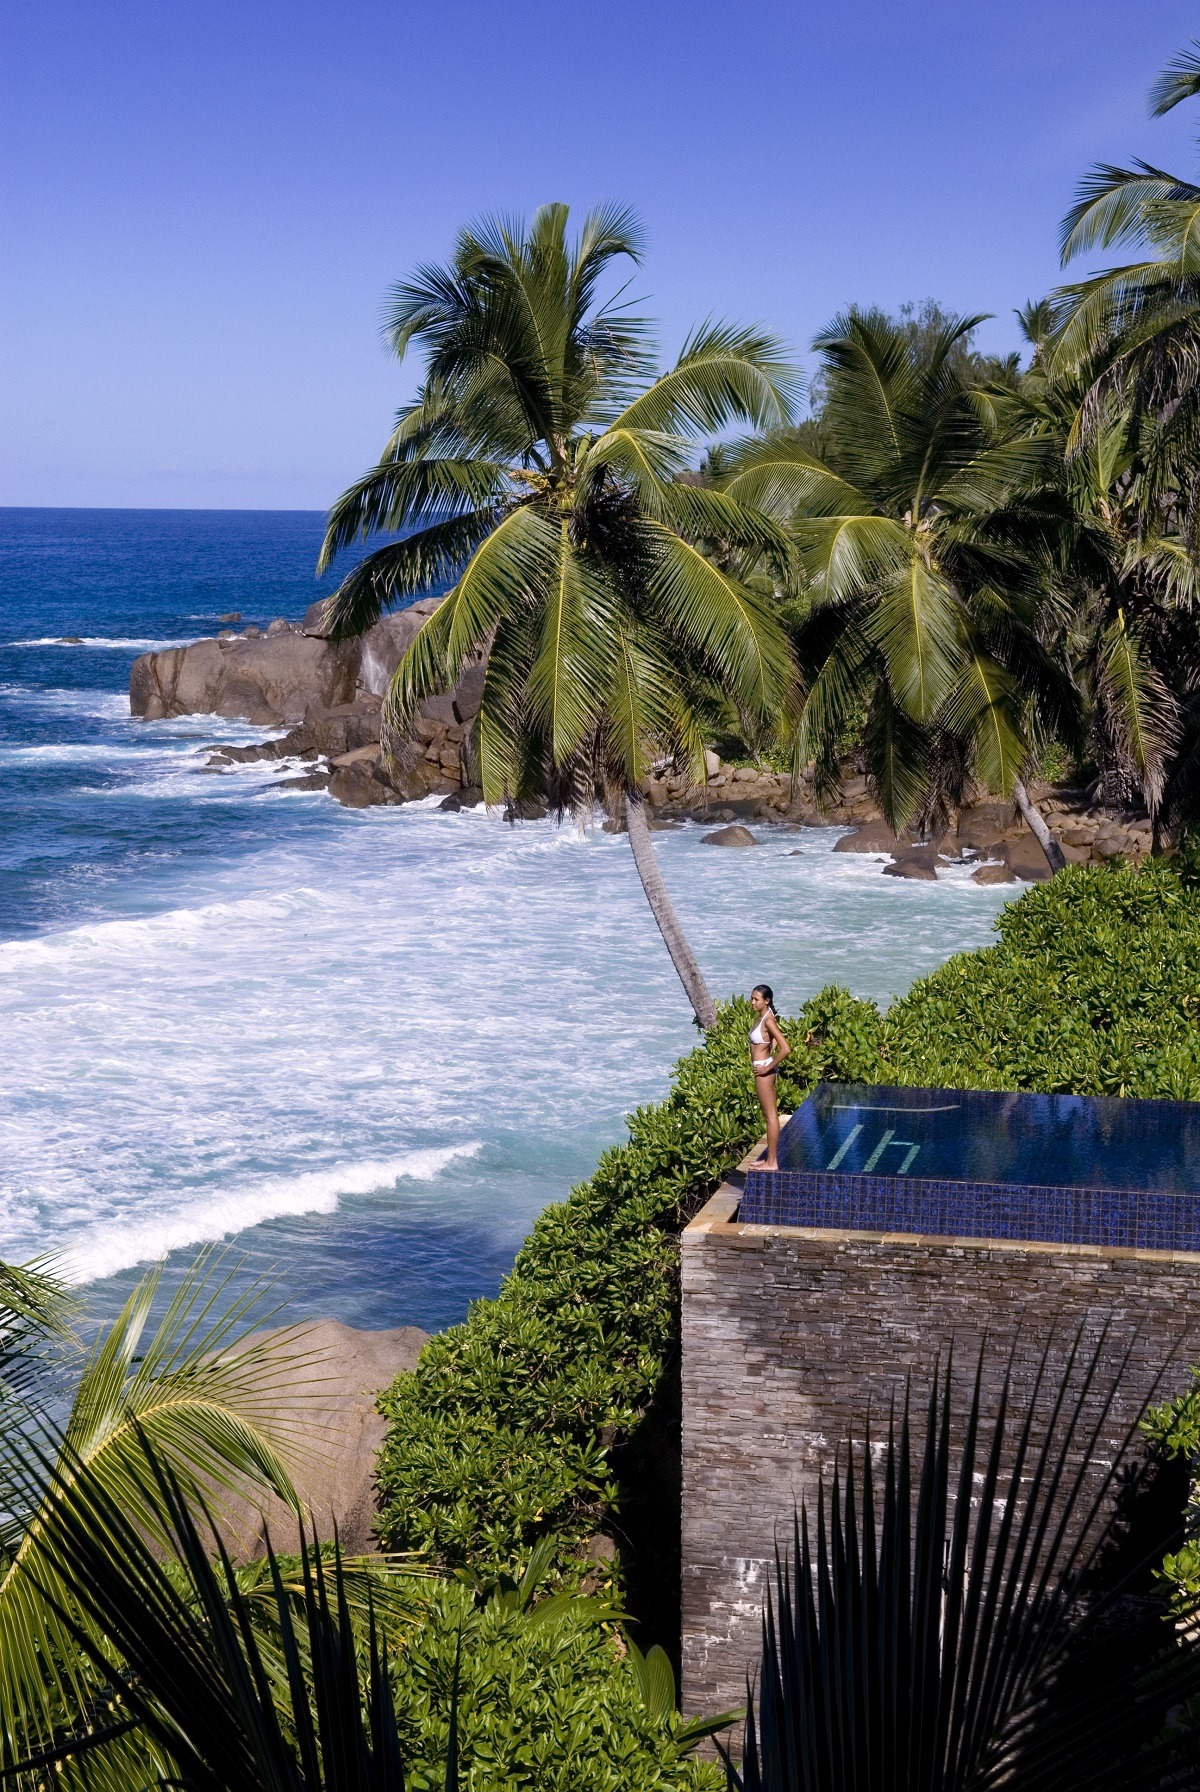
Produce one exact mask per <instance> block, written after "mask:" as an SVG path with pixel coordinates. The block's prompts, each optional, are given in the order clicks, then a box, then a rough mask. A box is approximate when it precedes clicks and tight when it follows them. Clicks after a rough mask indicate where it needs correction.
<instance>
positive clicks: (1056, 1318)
mask: <svg viewBox="0 0 1200 1792" xmlns="http://www.w3.org/2000/svg"><path fill="white" fill-rule="evenodd" d="M737 1202H738V1195H737V1193H736V1191H734V1190H733V1189H732V1188H730V1187H728V1186H726V1187H725V1188H724V1189H722V1190H721V1191H720V1192H719V1193H718V1194H717V1195H715V1196H714V1197H713V1199H712V1200H711V1201H710V1202H709V1203H708V1205H707V1206H706V1207H705V1208H704V1209H703V1211H702V1212H701V1213H700V1214H699V1215H698V1216H697V1218H696V1219H695V1220H694V1221H693V1222H692V1224H691V1225H690V1226H689V1227H688V1228H687V1229H686V1231H685V1232H684V1234H683V1239H682V1283H683V1297H682V1298H683V1537H682V1560H683V1611H682V1630H683V1699H684V1708H685V1710H688V1711H694V1712H699V1711H714V1710H725V1709H729V1708H730V1707H733V1706H737V1705H740V1704H742V1703H744V1699H745V1685H746V1673H747V1670H748V1669H750V1670H753V1668H754V1665H755V1663H756V1662H757V1658H758V1652H759V1624H760V1615H761V1610H762V1603H763V1598H764V1595H765V1590H766V1584H767V1576H768V1573H769V1572H770V1571H771V1570H772V1569H773V1564H774V1559H775V1546H776V1542H777V1540H778V1542H779V1543H780V1545H781V1547H783V1546H786V1544H787V1542H788V1540H789V1538H790V1535H791V1526H792V1514H793V1510H794V1507H795V1506H796V1505H797V1504H798V1503H800V1502H801V1501H806V1500H807V1501H809V1502H813V1503H815V1497H816V1490H817V1480H818V1476H819V1475H820V1474H821V1473H822V1472H824V1473H825V1474H826V1475H827V1476H828V1474H829V1472H830V1470H831V1468H832V1466H833V1462H834V1457H835V1454H836V1453H837V1452H838V1450H839V1447H840V1448H841V1451H842V1454H843V1458H844V1453H845V1443H846V1439H847V1437H848V1436H849V1435H850V1434H851V1433H853V1434H854V1436H855V1437H856V1438H860V1439H861V1437H862V1428H863V1422H864V1418H865V1416H866V1414H867V1412H868V1409H869V1411H870V1412H871V1413H872V1414H873V1415H874V1422H875V1425H876V1426H877V1427H878V1426H879V1422H880V1415H886V1413H887V1411H888V1408H889V1404H890V1402H891V1401H892V1400H893V1398H895V1397H896V1395H897V1394H900V1395H902V1394H903V1388H904V1382H905V1377H906V1375H908V1374H909V1372H910V1371H911V1372H912V1373H913V1379H914V1385H915V1386H918V1387H919V1386H921V1385H926V1386H927V1384H928V1376H929V1372H930V1370H931V1368H932V1366H933V1363H934V1361H935V1359H936V1357H937V1356H938V1354H939V1353H940V1354H941V1355H942V1357H943V1359H944V1357H945V1355H946V1353H947V1352H948V1351H949V1349H950V1347H951V1345H952V1344H953V1347H954V1357H955V1361H956V1363H957V1364H958V1365H959V1366H960V1370H961V1369H962V1368H963V1366H964V1365H970V1366H971V1368H972V1369H973V1366H974V1360H975V1357H976V1355H977V1354H978V1351H979V1349H980V1346H981V1343H982V1342H983V1340H984V1338H985V1335H986V1337H987V1340H988V1342H989V1354H988V1361H989V1363H990V1364H991V1365H993V1368H992V1370H991V1371H990V1377H991V1378H990V1381H989V1382H988V1383H987V1384H986V1386H985V1404H986V1405H987V1406H988V1407H989V1409H990V1410H994V1407H995V1400H996V1396H997V1390H998V1381H999V1370H998V1369H997V1368H995V1365H997V1364H998V1363H999V1362H1000V1361H1002V1359H1003V1357H1004V1355H1005V1353H1006V1352H1007V1350H1008V1348H1009V1346H1010V1344H1011V1343H1012V1342H1013V1340H1014V1339H1016V1340H1017V1356H1016V1371H1015V1373H1016V1380H1017V1385H1018V1387H1019V1388H1021V1387H1024V1388H1028V1387H1030V1386H1031V1384H1032V1378H1033V1375H1034V1373H1035V1369H1036V1365H1037V1362H1038V1361H1039V1360H1040V1357H1041V1353H1042V1350H1043V1348H1044V1346H1045V1344H1046V1342H1047V1339H1048V1338H1049V1337H1051V1334H1053V1339H1054V1342H1053V1345H1052V1348H1053V1350H1054V1353H1055V1361H1059V1360H1062V1361H1065V1356H1066V1352H1067V1350H1068V1348H1069V1345H1070V1343H1071V1341H1072V1340H1073V1338H1074V1336H1075V1334H1076V1331H1077V1329H1078V1328H1079V1327H1080V1325H1082V1326H1083V1327H1084V1329H1085V1333H1086V1337H1087V1339H1088V1341H1089V1342H1091V1343H1094V1342H1096V1341H1098V1340H1099V1338H1100V1336H1101V1333H1102V1330H1103V1327H1104V1326H1105V1324H1106V1323H1108V1324H1110V1325H1111V1331H1110V1338H1109V1343H1108V1345H1106V1360H1111V1361H1112V1362H1113V1363H1114V1364H1115V1363H1116V1362H1117V1361H1118V1360H1119V1354H1118V1353H1120V1352H1122V1351H1124V1349H1125V1348H1126V1347H1128V1346H1130V1345H1131V1346H1132V1355H1131V1358H1130V1362H1129V1365H1128V1368H1127V1370H1126V1372H1125V1374H1124V1376H1123V1378H1122V1381H1121V1389H1120V1394H1119V1397H1118V1399H1117V1401H1116V1404H1115V1407H1114V1411H1113V1413H1112V1415H1111V1418H1110V1420H1109V1421H1108V1423H1107V1424H1106V1425H1105V1427H1104V1431H1103V1441H1102V1443H1101V1446H1100V1448H1099V1451H1098V1452H1097V1459H1104V1458H1105V1457H1110V1456H1111V1452H1112V1451H1113V1450H1114V1449H1115V1448H1116V1446H1117V1441H1118V1439H1119V1438H1120V1437H1121V1436H1123V1434H1124V1432H1125V1430H1126V1429H1127V1427H1128V1424H1129V1422H1130V1416H1131V1413H1133V1412H1134V1411H1135V1409H1136V1407H1137V1405H1138V1403H1139V1402H1140V1401H1141V1399H1142V1397H1143V1395H1144V1394H1145V1393H1146V1391H1147V1390H1148V1389H1149V1388H1150V1386H1151V1384H1152V1382H1153V1379H1154V1376H1155V1375H1156V1374H1157V1372H1158V1371H1159V1370H1160V1368H1161V1367H1162V1365H1163V1364H1164V1362H1166V1361H1167V1359H1168V1358H1170V1357H1172V1353H1174V1366H1173V1368H1172V1369H1171V1370H1170V1372H1169V1374H1168V1377H1167V1381H1166V1383H1165V1387H1166V1389H1167V1390H1168V1391H1171V1392H1175V1391H1178V1390H1179V1389H1181V1388H1182V1387H1183V1386H1185V1385H1186V1384H1187V1367H1186V1365H1187V1363H1188V1361H1189V1360H1192V1359H1193V1358H1194V1356H1195V1354H1196V1351H1197V1347H1198V1345H1200V1256H1186V1255H1183V1254H1179V1253H1168V1252H1153V1251H1124V1252H1122V1251H1114V1250H1102V1249H1097V1248H1095V1247H1091V1246H1064V1245H1039V1244H1014V1243H1009V1242H1005V1243H1003V1244H996V1243H990V1244H989V1243H987V1242H982V1241H979V1240H970V1239H934V1238H910V1237H899V1236H882V1235H873V1234H866V1233H846V1232H833V1231H815V1230H814V1231H808V1230H800V1229H792V1228H786V1227H769V1226H739V1225H738V1224H736V1222H735V1220H734V1215H735V1214H736V1211H737ZM1189 1353H1190V1355H1189ZM955 1385H956V1387H957V1388H959V1389H960V1391H961V1390H962V1389H963V1388H964V1387H965V1385H966V1376H965V1374H960V1375H959V1376H958V1377H956V1383H955ZM967 1392H968V1393H969V1389H968V1390H967ZM962 1397H963V1398H964V1399H965V1398H966V1394H963V1395H962Z"/></svg>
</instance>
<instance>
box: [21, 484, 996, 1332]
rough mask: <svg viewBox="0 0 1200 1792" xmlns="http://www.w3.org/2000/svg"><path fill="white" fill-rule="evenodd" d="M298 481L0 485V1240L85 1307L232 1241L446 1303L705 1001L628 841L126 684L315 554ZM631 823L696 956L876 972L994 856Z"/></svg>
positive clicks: (302, 601) (940, 954)
mask: <svg viewBox="0 0 1200 1792" xmlns="http://www.w3.org/2000/svg"><path fill="white" fill-rule="evenodd" d="M321 530H322V518H321V516H320V515H319V514H317V513H308V512H290V511H289V512H247V511H84V510H0V589H2V592H3V602H2V604H0V1029H2V1036H3V1041H4V1049H3V1054H2V1055H0V1080H2V1085H3V1086H2V1089H0V1258H3V1259H7V1260H10V1261H22V1260H26V1259H29V1258H33V1257H36V1256H43V1255H46V1254H50V1255H52V1256H54V1257H55V1258H56V1259H57V1260H58V1261H59V1262H60V1264H61V1266H62V1268H63V1270H64V1273H66V1274H67V1275H68V1276H69V1277H70V1278H71V1279H72V1280H73V1281H74V1282H76V1283H78V1284H80V1285H81V1287H82V1288H83V1289H84V1291H85V1294H86V1298H87V1301H88V1304H89V1307H90V1309H91V1311H92V1312H93V1313H94V1314H96V1315H97V1316H100V1317H103V1316H104V1315H105V1314H107V1313H110V1312H111V1311H113V1309H114V1308H115V1306H116V1304H117V1303H118V1302H119V1301H120V1300H121V1299H123V1298H124V1297H125V1295H126V1294H127V1293H128V1291H129V1289H130V1287H131V1286H132V1285H133V1282H134V1281H135V1280H136V1277H137V1276H138V1275H139V1274H140V1273H141V1272H142V1271H143V1270H144V1268H145V1267H146V1265H147V1264H148V1263H150V1262H152V1261H154V1260H156V1259H159V1258H166V1260H167V1263H168V1266H169V1277H168V1279H171V1278H172V1277H174V1276H175V1275H177V1274H178V1273H180V1271H181V1270H182V1267H183V1266H184V1265H185V1264H186V1263H188V1262H189V1261H190V1260H191V1258H192V1256H193V1255H194V1253H195V1251H196V1248H197V1247H199V1246H202V1245H206V1244H214V1243H218V1242H220V1241H225V1242H226V1243H227V1245H228V1247H229V1251H230V1253H231V1261H235V1262H236V1263H237V1265H238V1266H239V1268H238V1272H237V1273H238V1275H239V1276H240V1277H243V1278H244V1277H246V1276H252V1275H254V1276H257V1275H263V1276H269V1277H272V1278H274V1280H275V1290H276V1291H275V1294H274V1296H273V1300H274V1303H275V1305H276V1307H277V1309H278V1310H279V1311H280V1312H281V1313H282V1315H283V1316H284V1317H286V1318H287V1319H290V1320H300V1319H304V1318H308V1317H315V1316H321V1315H327V1314H328V1315H333V1316H334V1317H337V1318H340V1319H343V1320H345V1321H346V1322H347V1323H349V1324H354V1325H364V1326H395V1325H420V1326H423V1327H425V1328H427V1329H430V1330H433V1329H437V1328H440V1327H442V1326H445V1325H447V1324H451V1323H453V1322H454V1321H455V1320H457V1319H460V1318H461V1317H462V1316H463V1315H464V1313H465V1312H466V1309H467V1306H468V1304H469V1302H470V1301H471V1300H473V1299H475V1298H477V1297H478V1296H480V1295H487V1294H491V1293H494V1292H495V1289H496V1287H497V1285H498V1283H499V1280H500V1278H501V1276H502V1275H503V1274H504V1272H505V1270H506V1269H507V1268H508V1266H509V1264H510V1263H511V1261H512V1258H513V1255H514V1253H515V1251H516V1249H517V1247H518V1245H519V1244H520V1241H521V1239H522V1237H523V1236H524V1235H525V1233H526V1232H527V1231H528V1229H529V1226H530V1224H531V1222H532V1220H533V1218H534V1216H535V1215H536V1214H537V1212H538V1211H539V1209H540V1208H542V1207H543V1206H544V1205H545V1204H546V1203H547V1202H549V1201H554V1200H558V1199H561V1198H562V1197H563V1196H564V1195H565V1194H566V1193H567V1191H568V1190H569V1188H570V1186H571V1184H572V1183H573V1182H575V1181H577V1180H579V1179H580V1178H582V1177H585V1176H586V1175H587V1174H588V1172H589V1171H590V1170H591V1168H592V1166H593V1165H594V1163H595V1161H596V1158H597V1156H598V1155H599V1153H600V1152H601V1150H603V1148H604V1147H605V1146H606V1145H608V1144H611V1143H613V1142H616V1141H619V1140H620V1139H621V1138H622V1136H623V1132H624V1125H623V1120H624V1116H625V1115H626V1114H627V1113H628V1112H629V1111H631V1110H632V1109H633V1108H634V1107H636V1106H637V1105H639V1104H640V1103H642V1102H647V1101H654V1100H656V1099H659V1098H660V1097H661V1096H663V1095H664V1094H665V1093H666V1090H667V1088H668V1084H669V1080H670V1074H671V1068H672V1065H673V1063H674V1062H675V1060H676V1059H677V1058H678V1057H679V1056H680V1055H681V1054H682V1053H684V1052H685V1051H687V1050H688V1049H689V1047H690V1046H691V1045H692V1044H693V1043H694V1041H695V1030H694V1028H693V1027H692V1025H691V1022H690V1015H689V1010H688V1008H687V1005H686V1003H685V1001H684V998H683V995H682V991H681V990H680V987H679V985H678V982H677V980H676V978H675V973H674V971H673V970H672V968H671V965H670V962H669V960H668V958H667V956H666V952H665V950H664V949H663V946H662V944H661V941H660V940H659V937H658V934H657V931H656V930H655V927H654V924H653V921H652V920H651V918H650V914H649V911H648V909H647V908H646V905H645V901H644V898H643V896H642V893H641V888H640V885H639V884H638V881H637V877H636V875H635V872H634V869H633V864H632V860H631V858H630V855H629V849H628V845H627V843H626V841H625V840H624V839H622V838H620V837H617V836H612V835H608V834H605V833H603V832H602V831H600V830H599V828H596V829H593V830H590V831H587V832H581V831H580V830H579V829H578V828H577V827H575V826H573V825H566V826H562V827H556V826H555V825H554V824H553V823H551V822H549V821H543V822H525V823H520V824H518V825H517V826H515V827H512V826H509V825H507V824H506V823H505V822H503V821H502V820H500V819H499V818H497V817H494V816H489V815H487V814H486V813H485V812H483V811H476V812H467V813H464V814H460V815H447V814H442V813H441V812H440V811H439V809H438V808H437V805H436V801H431V802H430V803H428V804H410V805H405V806H403V807H399V808H393V809H378V810H366V811H354V810H347V809H343V808H341V807H339V806H338V805H337V804H336V803H334V802H333V801H332V799H331V798H329V797H328V796H327V795H325V794H324V793H321V792H316V793H314V792H303V791H295V790H283V789H280V788H279V787H278V785H279V778H280V776H281V775H285V774H282V773H281V769H280V767H279V766H278V764H277V763H268V764H256V765H247V766H242V767H238V768H236V769H235V770H233V771H231V772H228V773H223V774H214V773H212V772H210V771H208V770H206V767H205V762H206V758H207V751H208V749H209V748H210V747H211V746H212V745H213V744H215V743H217V742H221V741H231V740H232V741H239V742H245V741H249V740H254V739H258V738H262V737H263V735H264V733H265V731H263V730H258V729H254V728H251V727H250V726H248V725H245V724H241V723H236V722H234V723H231V722H227V721H222V720H220V719H218V718H216V717H211V716H209V717H202V716H191V717H186V718H183V719H180V720H176V721H171V722H157V723H145V722H140V721H134V720H132V719H131V718H130V715H129V704H128V680H129V669H130V666H131V665H132V663H133V660H134V658H135V657H136V655H137V654H138V653H141V652H144V651H145V650H146V649H148V648H151V647H161V646H165V645H168V644H172V643H177V642H182V641H187V640H192V639H195V638H196V637H198V636H201V635H206V634H212V633H214V632H215V631H216V629H217V628H218V626H220V624H219V618H220V617H221V616H222V615H224V614H227V613H228V612H231V611H240V612H241V615H242V619H243V622H245V623H257V624H259V625H260V626H262V625H265V624H266V623H268V622H270V621H271V620H272V619H273V618H274V617H276V616H285V617H288V618H290V619H297V618H299V617H300V616H301V615H302V614H303V611H304V610H305V608H306V607H307V606H308V604H310V603H311V602H312V601H313V600H314V598H316V597H317V596H319V595H321V594H322V592H323V590H325V589H328V588H329V586H328V583H327V584H326V585H325V586H320V585H318V584H317V583H316V581H315V579H314V575H313V566H314V563H315V560H316V553H317V548H318V545H319V542H320V537H321ZM758 831H759V835H760V840H761V844H760V845H759V847H758V848H757V850H755V851H752V852H749V851H747V852H730V851H720V850H717V849H714V848H712V847H709V846H706V845H704V844H702V842H701V838H700V836H701V833H702V832H703V830H702V829H701V828H699V827H694V826H687V827H683V828H680V829H678V830H676V831H673V832H669V833H662V834H658V835H656V836H655V847H656V850H657V852H658V854H659V856H660V860H661V863H662V866H663V870H664V874H665V876H666V879H667V883H668V885H669V887H670V889H671V892H672V895H673V897H674V899H675V901H676V903H677V906H678V909H679V912H680V915H681V918H682V920H683V922H684V924H685V926H686V928H687V930H688V932H689V934H690V936H691V939H692V941H693V944H694V946H695V948H696V951H697V954H698V957H699V959H700V962H701V964H702V966H703V968H704V970H705V973H706V975H707V977H708V979H709V982H710V985H711V987H712V988H713V990H714V992H715V993H718V994H720V995H724V994H728V993H729V992H731V991H734V990H742V991H746V990H749V989H750V987H751V986H752V985H753V984H754V983H756V982H760V981H766V982H769V983H771V984H772V985H773V986H774V988H775V990H776V992H777V996H778V998H779V1001H780V1004H781V1006H782V1008H783V1010H784V1011H785V1012H788V1011H794V1010H795V1009H796V1008H797V1007H799V1005H800V1004H801V1002H803V1001H804V1000H805V999H806V998H807V997H808V996H810V995H811V994H813V993H814V992H815V991H816V990H817V989H819V988H820V987H821V986H822V985H823V984H825V983H829V982H833V981H836V982H840V983H842V984H845V985H846V986H847V987H848V988H850V989H851V990H853V991H854V992H855V993H857V994H860V995H865V996H871V997H874V998H875V999H877V1000H879V1001H884V1002H886V1001H888V1000H890V999H891V998H892V997H893V996H895V995H897V994H899V993H901V992H903V991H904V990H905V989H906V988H907V987H908V986H909V984H910V983H911V982H912V981H913V980H914V978H916V977H919V976H921V975H922V974H923V973H924V972H926V971H929V970H931V969H933V968H934V967H935V966H936V965H938V964H940V963H942V962H943V961H944V960H945V959H946V958H948V957H949V956H950V955H951V954H952V953H954V952H957V951H962V950H964V949H968V948H971V947H975V946H980V945H984V944H986V943H987V942H988V940H989V938H990V936H991V926H992V921H993V919H994V917H995V914H996V913H997V911H998V909H999V908H1000V906H1001V905H1002V903H1003V902H1004V900H1005V897H1006V892H1004V891H1003V890H997V889H995V888H979V887H977V886H975V885H973V884H972V883H971V882H970V881H969V877H968V876H967V874H966V873H964V872H962V871H957V870H952V871H951V872H949V873H948V874H944V875H943V876H942V877H941V878H940V879H939V881H938V882H937V883H936V884H924V883H909V882H903V881H901V880H899V879H891V878H884V877H882V876H881V872H880V865H879V863H878V861H872V860H868V859H865V858H861V857H858V856H855V855H849V854H838V855H834V853H833V851H832V847H833V842H834V840H835V839H836V838H837V834H838V830H837V829H834V828H821V829H804V830H802V831H789V830H785V829H782V828H770V827H764V828H760V829H759V830H758Z"/></svg>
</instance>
